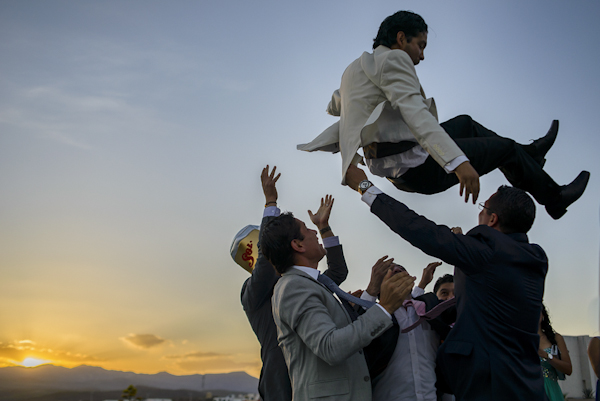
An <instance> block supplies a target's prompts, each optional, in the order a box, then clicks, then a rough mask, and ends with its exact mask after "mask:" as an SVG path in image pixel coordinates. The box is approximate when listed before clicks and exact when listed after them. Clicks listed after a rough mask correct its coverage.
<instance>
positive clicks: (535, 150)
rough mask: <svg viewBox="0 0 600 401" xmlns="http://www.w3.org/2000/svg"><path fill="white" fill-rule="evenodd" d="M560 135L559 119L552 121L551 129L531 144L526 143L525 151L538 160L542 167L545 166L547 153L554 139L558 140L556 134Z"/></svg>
mask: <svg viewBox="0 0 600 401" xmlns="http://www.w3.org/2000/svg"><path fill="white" fill-rule="evenodd" d="M557 135H558V120H554V121H552V124H551V125H550V129H549V130H548V132H547V133H546V135H544V136H543V137H541V138H539V139H536V140H535V141H533V142H532V143H530V144H529V145H525V146H524V148H525V151H526V152H527V153H528V154H529V155H530V156H531V157H533V160H535V161H536V162H537V164H539V165H540V166H541V167H544V163H545V162H546V159H544V157H545V156H546V153H548V151H549V150H550V148H551V147H552V145H554V141H556V136H557Z"/></svg>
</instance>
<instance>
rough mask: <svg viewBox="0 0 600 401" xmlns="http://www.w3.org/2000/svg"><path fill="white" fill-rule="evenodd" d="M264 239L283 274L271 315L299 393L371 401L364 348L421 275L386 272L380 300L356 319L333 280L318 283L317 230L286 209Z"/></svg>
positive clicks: (265, 247)
mask: <svg viewBox="0 0 600 401" xmlns="http://www.w3.org/2000/svg"><path fill="white" fill-rule="evenodd" d="M325 229H326V228H325ZM321 231H323V230H321ZM260 242H261V247H262V248H261V250H262V252H263V254H264V256H265V257H267V259H268V260H269V261H270V262H271V263H272V264H273V266H275V269H276V270H277V271H278V272H279V273H280V274H281V275H282V277H281V278H280V279H279V281H278V282H277V284H276V285H275V291H274V293H273V299H272V304H273V318H274V320H275V324H276V325H277V333H278V335H277V338H278V340H279V345H280V347H281V348H282V350H283V355H284V357H285V361H286V364H287V365H288V370H289V375H290V379H291V382H292V396H293V400H295V401H298V400H312V399H316V398H318V399H320V400H356V401H370V400H371V383H370V380H371V378H370V377H369V371H368V368H367V363H366V361H365V358H364V354H363V350H362V349H363V348H364V347H366V346H367V345H369V344H370V343H371V341H372V340H373V339H375V338H377V337H378V336H380V335H381V334H383V333H384V332H385V331H386V330H387V329H388V328H390V327H391V326H392V324H393V323H392V315H391V314H392V313H393V311H395V310H396V309H398V308H399V307H400V306H401V304H402V301H403V300H404V298H405V297H406V296H407V295H408V294H409V293H410V291H411V289H412V287H413V284H414V281H415V278H414V277H411V276H409V275H408V273H406V272H404V273H398V274H396V275H392V272H391V271H390V272H388V273H387V275H386V277H385V278H384V281H383V283H382V286H381V297H380V303H379V304H377V305H374V306H372V307H371V308H369V309H368V310H367V311H366V312H365V313H364V314H362V315H361V316H359V317H358V318H357V319H356V320H355V321H352V319H351V317H350V315H349V314H348V312H347V311H346V309H345V308H344V306H343V305H342V304H341V303H340V302H339V301H338V299H336V298H335V297H334V295H333V294H332V292H331V291H332V290H330V289H329V288H331V287H329V288H328V287H326V286H325V285H323V284H321V282H320V280H321V279H322V277H319V275H320V273H319V270H317V267H318V264H319V261H320V260H321V259H322V258H323V256H325V253H326V252H325V249H324V248H323V246H322V245H321V244H320V243H319V241H318V239H317V232H316V231H314V230H310V229H308V228H307V227H306V225H305V224H304V223H303V222H302V221H300V220H298V219H295V218H294V216H293V215H292V214H291V213H284V214H282V215H280V216H279V217H277V218H275V219H273V220H272V221H270V222H269V223H268V224H266V225H265V227H263V230H262V233H261V239H260ZM361 301H362V300H359V302H361Z"/></svg>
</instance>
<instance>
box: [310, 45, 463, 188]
mask: <svg viewBox="0 0 600 401" xmlns="http://www.w3.org/2000/svg"><path fill="white" fill-rule="evenodd" d="M327 112H328V113H329V114H332V115H334V116H340V121H339V122H338V123H335V124H333V125H332V126H331V127H329V128H328V129H326V130H325V131H323V133H321V135H319V136H318V137H317V138H315V139H314V140H313V141H312V142H310V143H307V144H302V145H298V149H299V150H305V151H309V152H312V151H315V150H324V151H329V152H334V153H335V152H338V151H341V153H342V177H345V176H346V171H347V170H348V167H349V166H350V164H351V163H354V164H356V163H357V162H358V160H360V159H361V158H360V156H358V154H357V153H356V151H357V150H358V149H359V148H360V147H363V146H366V145H369V144H371V143H374V142H400V141H405V140H412V141H416V142H418V143H419V145H421V146H422V147H423V148H424V149H425V150H426V151H427V152H428V153H429V154H430V155H431V157H432V158H433V159H434V160H435V161H436V162H437V163H438V164H439V165H440V166H442V167H444V166H445V165H446V164H448V163H449V162H450V161H452V160H453V159H455V158H456V157H458V156H462V155H464V153H463V152H462V151H461V150H460V148H459V147H458V146H457V145H456V143H455V142H454V141H453V140H452V138H450V136H449V135H448V134H447V133H446V131H444V130H443V129H442V127H440V125H439V123H438V121H437V109H436V107H435V102H434V101H433V99H426V98H425V93H424V92H423V89H422V88H421V84H420V83H419V78H418V77H417V73H416V71H415V66H414V64H413V62H412V60H411V59H410V57H409V56H408V54H407V53H406V52H405V51H403V50H397V49H396V50H392V49H389V48H387V47H385V46H379V47H377V48H376V49H375V50H374V51H373V53H367V52H365V53H363V55H362V56H361V57H359V58H358V59H356V60H355V61H354V62H352V64H350V65H349V66H348V68H346V71H345V72H344V75H343V76H342V83H341V85H340V89H339V91H335V92H334V94H333V97H332V99H331V102H330V103H329V106H328V107H327ZM344 183H345V182H344V181H342V184H344Z"/></svg>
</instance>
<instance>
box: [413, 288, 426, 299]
mask: <svg viewBox="0 0 600 401" xmlns="http://www.w3.org/2000/svg"><path fill="white" fill-rule="evenodd" d="M423 294H425V290H424V289H423V288H421V287H419V286H415V288H413V290H412V293H411V294H410V295H412V297H413V298H416V297H419V296H421V295H423Z"/></svg>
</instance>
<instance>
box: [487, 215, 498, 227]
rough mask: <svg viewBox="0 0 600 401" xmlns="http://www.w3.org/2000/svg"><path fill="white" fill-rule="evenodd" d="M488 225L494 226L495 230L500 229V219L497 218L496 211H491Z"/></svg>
mask: <svg viewBox="0 0 600 401" xmlns="http://www.w3.org/2000/svg"><path fill="white" fill-rule="evenodd" d="M487 225H488V226H489V227H492V228H495V229H496V230H499V229H500V220H499V219H498V215H497V214H496V213H492V216H491V217H490V220H489V221H488V224H487Z"/></svg>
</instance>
